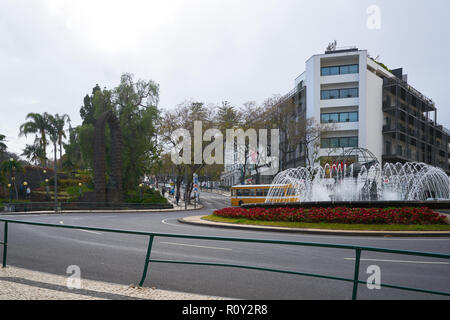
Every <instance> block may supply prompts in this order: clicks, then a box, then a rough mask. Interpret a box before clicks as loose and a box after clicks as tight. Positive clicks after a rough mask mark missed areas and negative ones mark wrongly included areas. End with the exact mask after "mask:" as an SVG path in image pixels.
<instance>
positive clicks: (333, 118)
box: [320, 111, 358, 123]
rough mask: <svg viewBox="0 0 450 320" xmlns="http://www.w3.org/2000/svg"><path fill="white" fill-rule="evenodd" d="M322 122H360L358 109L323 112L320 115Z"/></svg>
mask: <svg viewBox="0 0 450 320" xmlns="http://www.w3.org/2000/svg"><path fill="white" fill-rule="evenodd" d="M320 122H321V123H335V122H358V111H355V112H340V113H323V114H321V115H320Z"/></svg>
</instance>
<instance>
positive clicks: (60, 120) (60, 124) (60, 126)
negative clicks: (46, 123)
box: [53, 114, 70, 159]
mask: <svg viewBox="0 0 450 320" xmlns="http://www.w3.org/2000/svg"><path fill="white" fill-rule="evenodd" d="M66 122H70V117H69V116H68V115H67V114H63V115H62V116H60V115H59V114H55V116H54V119H53V126H54V128H55V130H56V133H57V135H58V145H59V159H62V144H63V141H62V140H63V138H64V139H65V138H66V132H65V130H64V127H65V125H66Z"/></svg>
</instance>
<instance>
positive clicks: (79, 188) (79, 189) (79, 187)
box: [78, 182, 83, 197]
mask: <svg viewBox="0 0 450 320" xmlns="http://www.w3.org/2000/svg"><path fill="white" fill-rule="evenodd" d="M82 186H83V184H82V183H81V182H80V183H79V184H78V191H79V192H80V197H81V195H82V193H83V191H82V188H81V187H82Z"/></svg>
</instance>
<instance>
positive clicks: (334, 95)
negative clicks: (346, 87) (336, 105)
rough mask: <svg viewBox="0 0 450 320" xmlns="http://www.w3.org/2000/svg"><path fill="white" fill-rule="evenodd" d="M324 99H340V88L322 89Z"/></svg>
mask: <svg viewBox="0 0 450 320" xmlns="http://www.w3.org/2000/svg"><path fill="white" fill-rule="evenodd" d="M321 97H322V100H329V99H338V98H339V90H322V91H321Z"/></svg>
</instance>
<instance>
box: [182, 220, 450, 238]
mask: <svg viewBox="0 0 450 320" xmlns="http://www.w3.org/2000/svg"><path fill="white" fill-rule="evenodd" d="M203 217H205V216H191V217H184V218H179V219H178V222H180V223H185V224H190V225H197V226H203V227H205V226H206V227H214V228H228V229H240V230H252V231H266V232H286V233H299V234H315V235H337V236H360V237H361V236H363V237H373V236H375V237H405V238H407V237H450V231H449V232H447V231H417V232H414V231H355V230H352V231H347V230H324V229H320V230H319V229H300V228H288V227H270V226H257V225H239V224H231V223H223V222H212V221H206V220H203V219H202V218H203Z"/></svg>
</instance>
